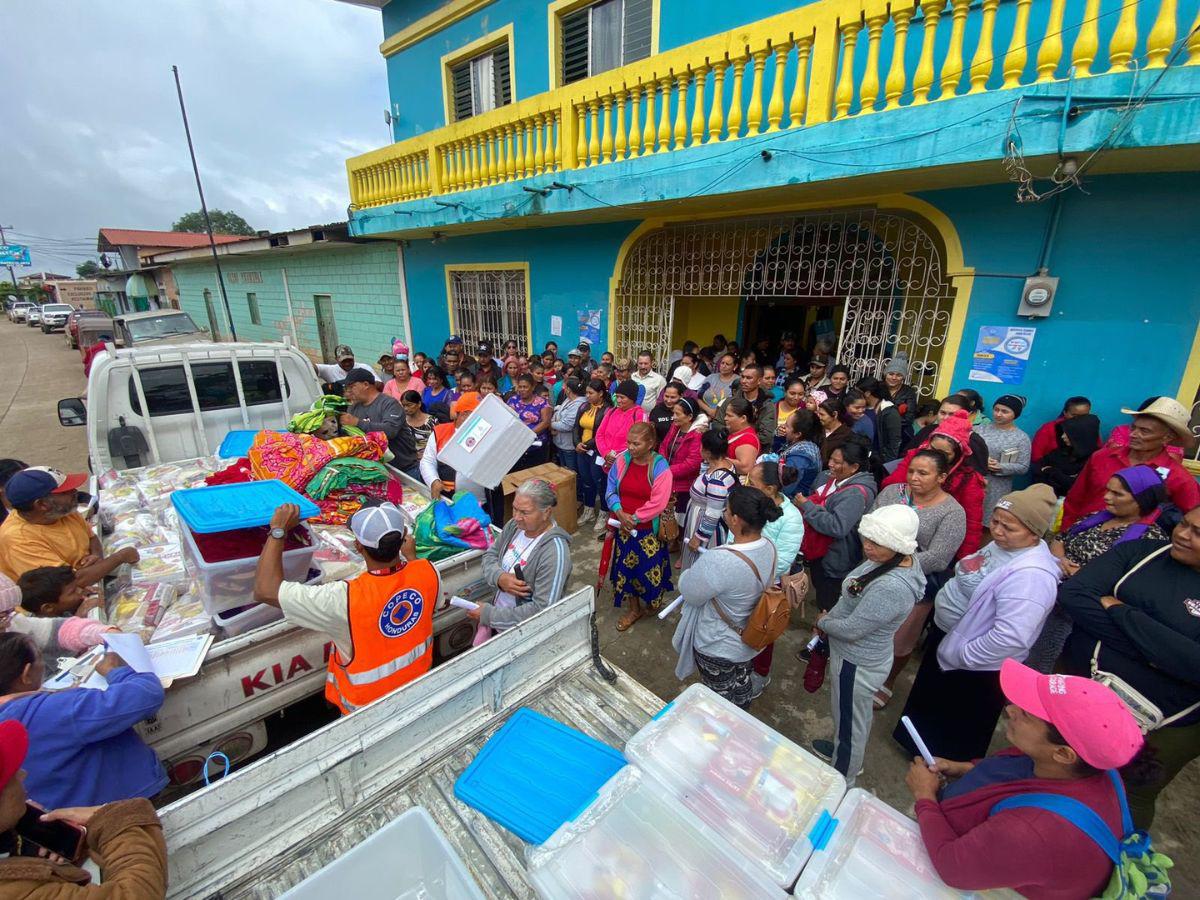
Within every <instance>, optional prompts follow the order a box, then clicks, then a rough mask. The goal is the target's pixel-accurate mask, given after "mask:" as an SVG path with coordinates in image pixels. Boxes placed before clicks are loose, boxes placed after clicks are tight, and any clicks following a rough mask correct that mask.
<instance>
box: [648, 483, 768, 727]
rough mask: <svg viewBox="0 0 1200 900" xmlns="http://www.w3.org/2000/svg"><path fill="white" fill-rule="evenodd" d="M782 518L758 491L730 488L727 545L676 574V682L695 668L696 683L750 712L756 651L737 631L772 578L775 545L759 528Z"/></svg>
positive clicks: (726, 509)
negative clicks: (729, 540) (678, 596)
mask: <svg viewBox="0 0 1200 900" xmlns="http://www.w3.org/2000/svg"><path fill="white" fill-rule="evenodd" d="M782 515H783V511H782V510H780V508H779V507H778V506H776V505H775V502H774V501H773V500H771V499H770V498H769V497H768V496H767V495H766V494H764V493H763V492H762V491H760V490H758V489H756V488H751V487H735V488H733V489H732V490H730V492H729V499H728V502H727V503H726V505H725V524H726V525H727V526H728V527H729V531H730V533H731V534H732V535H733V543H732V544H725V545H723V546H720V547H714V548H713V549H711V550H708V551H706V552H704V553H702V554H701V555H700V558H699V559H697V560H696V562H694V563H692V565H691V567H690V568H689V569H688V570H687V571H686V572H684V573H683V575H682V576H680V579H679V592H680V594H681V595H682V596H683V601H684V602H683V613H682V616H681V618H680V620H679V626H678V627H677V628H676V629H675V637H674V638H673V639H672V641H671V643H672V646H674V648H675V652H676V653H678V654H679V662H678V664H677V665H676V666H675V674H676V675H677V676H678V677H679V679H680V680H681V681H682V680H683V679H685V678H687V677H688V676H689V675H691V674H692V673H693V672H695V671H696V670H699V672H700V680H701V681H703V682H704V684H705V685H706V686H707V687H709V688H710V689H712V690H713V691H714V692H716V693H718V694H720V695H721V696H722V697H724V698H725V699H726V700H728V701H729V702H730V703H733V704H735V705H737V706H740V707H741V708H742V709H749V708H750V693H751V691H750V673H751V672H752V671H753V670H754V666H753V663H754V657H755V656H756V655H757V654H758V651H757V650H755V649H754V648H752V647H750V646H748V645H747V644H745V643H744V642H743V641H742V636H741V629H742V628H745V627H746V621H747V620H748V619H749V618H750V614H751V613H752V612H754V609H755V607H756V606H758V598H759V597H760V596H761V595H762V592H763V589H764V588H765V587H766V586H767V585H768V584H770V583H771V580H772V576H774V574H775V545H774V544H772V543H771V542H770V541H768V540H767V539H766V538H764V537H763V536H762V530H763V526H765V525H766V524H767V523H768V522H774V521H775V520H776V519H778V518H780V517H781V516H782Z"/></svg>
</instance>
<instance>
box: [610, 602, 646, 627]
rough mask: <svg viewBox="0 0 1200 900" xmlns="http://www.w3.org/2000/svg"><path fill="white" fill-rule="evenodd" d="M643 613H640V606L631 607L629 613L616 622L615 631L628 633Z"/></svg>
mask: <svg viewBox="0 0 1200 900" xmlns="http://www.w3.org/2000/svg"><path fill="white" fill-rule="evenodd" d="M643 615H645V613H643V612H642V608H641V606H640V605H639V606H637V607H633V608H631V609H630V610H629V612H627V613H625V615H623V616H622V617H621V618H620V619H619V620H618V621H617V631H628V630H629V629H630V628H632V627H633V623H634V622H636V621H637V620H638V619H640V618H641V617H642V616H643Z"/></svg>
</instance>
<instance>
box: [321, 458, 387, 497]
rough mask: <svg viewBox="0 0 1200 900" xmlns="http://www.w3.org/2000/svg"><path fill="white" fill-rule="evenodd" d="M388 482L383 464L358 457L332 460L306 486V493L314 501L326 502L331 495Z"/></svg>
mask: <svg viewBox="0 0 1200 900" xmlns="http://www.w3.org/2000/svg"><path fill="white" fill-rule="evenodd" d="M387 480H388V474H387V469H386V468H385V467H384V465H383V463H381V462H375V461H374V460H370V459H359V458H358V457H356V456H343V457H339V458H338V459H331V460H330V461H329V462H328V463H326V464H325V467H324V468H323V469H321V471H320V472H318V473H317V474H316V475H314V476H313V478H312V480H311V481H310V482H309V483H308V484H307V485H305V487H304V493H306V494H308V496H310V497H312V498H313V499H314V500H324V499H325V498H326V497H327V496H328V495H329V494H330V493H332V492H333V491H337V490H344V489H346V488H352V487H360V486H362V485H367V484H383V483H386V482H387Z"/></svg>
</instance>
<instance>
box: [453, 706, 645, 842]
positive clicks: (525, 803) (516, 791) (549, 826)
mask: <svg viewBox="0 0 1200 900" xmlns="http://www.w3.org/2000/svg"><path fill="white" fill-rule="evenodd" d="M624 765H625V757H624V756H623V755H622V754H621V752H620V751H618V750H614V749H613V748H612V747H610V746H608V745H607V744H604V743H602V742H600V741H598V740H596V739H595V738H591V737H588V736H587V735H586V734H584V733H583V732H581V731H576V730H575V729H574V728H570V727H568V726H566V725H564V724H562V723H561V722H559V721H557V720H555V719H551V718H549V717H548V716H544V715H542V714H541V713H539V712H536V711H534V710H532V709H529V708H528V707H521V708H520V709H518V710H517V711H516V712H515V713H513V715H512V716H511V717H510V718H509V720H508V721H507V722H505V723H504V725H503V726H502V727H501V728H500V729H499V730H498V731H497V732H496V733H495V734H493V735H492V736H491V737H490V738H489V739H488V741H487V743H486V744H484V745H483V747H482V748H481V749H480V751H479V755H477V756H476V757H475V759H474V761H473V762H472V763H471V765H469V766H467V768H466V770H465V771H464V772H463V773H462V774H461V775H459V776H458V780H457V781H455V782H454V796H455V797H457V798H458V799H459V800H461V801H462V802H463V803H465V804H467V805H468V806H470V807H473V808H475V809H477V810H479V811H480V812H481V813H483V814H484V815H485V816H487V817H488V818H489V819H493V820H494V821H496V822H499V823H500V824H501V825H503V826H504V827H505V828H507V829H508V830H509V831H511V832H513V833H514V834H516V835H517V836H518V837H520V838H521V839H522V840H525V841H528V842H529V843H532V844H540V843H542V842H543V841H545V840H546V839H547V838H548V837H550V835H552V834H554V831H555V829H557V828H558V827H559V826H560V825H562V824H563V823H564V822H566V821H568V820H570V819H572V818H574V817H575V816H576V815H577V814H578V813H579V812H580V810H581V809H582V808H583V807H584V806H586V805H587V804H588V803H590V802H591V800H592V798H593V797H595V795H596V793H597V792H598V791H599V790H600V788H601V786H602V785H603V784H604V783H605V782H606V781H608V779H609V778H611V777H612V776H613V775H615V774H616V773H617V772H618V771H620V769H621V768H622V767H623V766H624Z"/></svg>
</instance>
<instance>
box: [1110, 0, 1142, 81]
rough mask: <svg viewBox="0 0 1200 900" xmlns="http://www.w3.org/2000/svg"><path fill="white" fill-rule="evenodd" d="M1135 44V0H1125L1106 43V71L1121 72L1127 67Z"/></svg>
mask: <svg viewBox="0 0 1200 900" xmlns="http://www.w3.org/2000/svg"><path fill="white" fill-rule="evenodd" d="M1136 46H1137V0H1125V2H1124V4H1123V5H1122V6H1121V18H1119V19H1117V27H1116V29H1115V30H1114V31H1113V36H1112V41H1110V42H1109V45H1108V62H1109V67H1108V71H1110V72H1122V71H1124V70H1125V69H1127V68H1129V61H1130V60H1131V59H1133V48H1134V47H1136Z"/></svg>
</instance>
